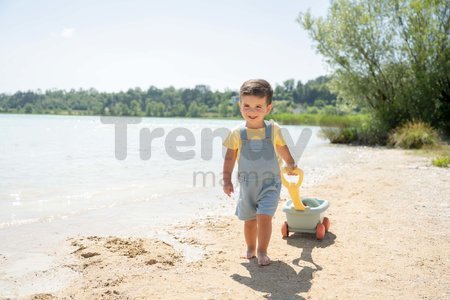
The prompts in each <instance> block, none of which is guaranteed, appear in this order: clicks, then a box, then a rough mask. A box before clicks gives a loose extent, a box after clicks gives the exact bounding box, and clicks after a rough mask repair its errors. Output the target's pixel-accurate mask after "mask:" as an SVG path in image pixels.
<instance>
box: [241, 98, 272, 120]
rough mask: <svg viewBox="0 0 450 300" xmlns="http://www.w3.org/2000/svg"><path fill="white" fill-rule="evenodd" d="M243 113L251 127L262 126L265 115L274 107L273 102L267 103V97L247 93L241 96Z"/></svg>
mask: <svg viewBox="0 0 450 300" xmlns="http://www.w3.org/2000/svg"><path fill="white" fill-rule="evenodd" d="M240 108H241V114H242V117H243V118H244V120H245V121H246V122H247V127H249V128H261V127H263V126H264V117H265V116H266V115H267V114H268V113H269V112H270V110H271V109H272V104H269V105H267V104H266V97H262V98H260V97H257V96H250V95H245V96H241V102H240Z"/></svg>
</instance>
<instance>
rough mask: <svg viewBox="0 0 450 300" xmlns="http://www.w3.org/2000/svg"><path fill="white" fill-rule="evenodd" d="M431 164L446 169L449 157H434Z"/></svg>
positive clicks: (449, 163) (449, 161) (449, 162)
mask: <svg viewBox="0 0 450 300" xmlns="http://www.w3.org/2000/svg"><path fill="white" fill-rule="evenodd" d="M432 163H433V165H434V166H436V167H441V168H448V166H449V165H450V157H448V156H441V157H436V158H435V159H433V161H432Z"/></svg>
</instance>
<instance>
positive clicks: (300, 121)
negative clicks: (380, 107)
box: [270, 114, 368, 127]
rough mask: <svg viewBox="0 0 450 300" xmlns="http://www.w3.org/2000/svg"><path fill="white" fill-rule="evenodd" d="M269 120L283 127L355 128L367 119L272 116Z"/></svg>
mask: <svg viewBox="0 0 450 300" xmlns="http://www.w3.org/2000/svg"><path fill="white" fill-rule="evenodd" d="M270 118H271V119H273V120H274V121H276V122H278V123H280V124H284V125H315V126H342V127H348V126H356V125H357V124H361V123H363V122H364V121H365V120H367V119H368V116H367V115H362V114H358V115H324V114H273V115H270Z"/></svg>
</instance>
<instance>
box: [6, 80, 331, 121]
mask: <svg viewBox="0 0 450 300" xmlns="http://www.w3.org/2000/svg"><path fill="white" fill-rule="evenodd" d="M329 81H330V78H329V77H326V76H320V77H318V78H316V79H314V80H310V81H308V82H306V83H302V82H301V81H300V80H299V81H296V80H294V79H289V80H286V81H284V82H283V83H282V84H276V85H275V87H274V97H273V99H274V102H278V103H279V105H278V110H279V111H280V112H292V108H293V107H296V106H298V105H301V106H304V107H308V106H310V107H311V106H318V107H323V106H326V105H328V106H332V105H335V104H336V95H335V94H333V93H332V92H331V91H330V90H329V88H328V86H327V84H328V82H329ZM238 99H239V93H238V91H233V90H225V91H212V90H211V89H210V88H209V87H208V86H206V85H197V86H195V87H194V88H179V89H177V88H175V87H172V86H171V87H167V88H157V87H155V86H150V87H149V88H148V89H146V90H145V89H141V88H139V87H137V88H133V89H128V90H127V91H120V92H99V91H97V90H96V89H94V88H91V89H79V90H75V89H71V90H69V91H66V90H60V89H52V90H46V91H41V90H37V91H18V92H16V93H14V94H6V93H1V94H0V113H26V114H71V115H107V116H149V117H214V116H220V117H233V116H238V115H239V107H238V106H237V105H236V102H237V100H238Z"/></svg>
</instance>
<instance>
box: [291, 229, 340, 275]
mask: <svg viewBox="0 0 450 300" xmlns="http://www.w3.org/2000/svg"><path fill="white" fill-rule="evenodd" d="M285 240H287V243H288V245H290V246H294V247H297V248H300V249H301V253H300V257H299V258H296V259H294V260H293V261H292V263H293V264H294V265H297V266H299V265H300V263H301V262H306V263H310V264H312V265H314V267H315V271H320V270H322V267H321V266H320V265H318V264H316V263H315V262H314V260H313V258H312V252H313V249H314V248H326V247H329V246H331V245H333V244H334V241H335V240H336V235H335V234H333V233H332V232H327V233H326V234H325V237H324V238H323V240H321V241H319V240H317V239H316V236H315V235H314V234H307V233H298V232H296V233H294V234H292V235H290V236H289V237H287V238H285Z"/></svg>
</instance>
